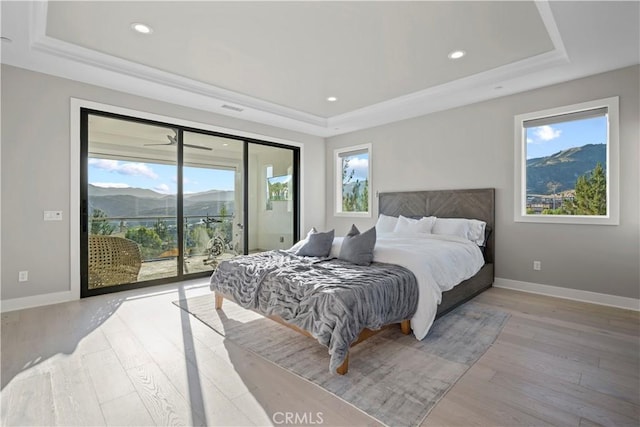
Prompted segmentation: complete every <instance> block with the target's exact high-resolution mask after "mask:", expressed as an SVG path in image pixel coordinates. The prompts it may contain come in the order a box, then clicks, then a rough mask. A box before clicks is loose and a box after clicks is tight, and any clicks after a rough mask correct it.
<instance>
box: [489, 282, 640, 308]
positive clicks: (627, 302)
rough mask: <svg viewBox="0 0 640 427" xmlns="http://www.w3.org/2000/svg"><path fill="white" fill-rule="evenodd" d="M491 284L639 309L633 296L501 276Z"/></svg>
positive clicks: (575, 299)
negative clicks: (522, 280)
mask: <svg viewBox="0 0 640 427" xmlns="http://www.w3.org/2000/svg"><path fill="white" fill-rule="evenodd" d="M493 286H494V287H496V288H505V289H513V290H515V291H523V292H529V293H532V294H540V295H547V296H551V297H557V298H564V299H569V300H574V301H581V302H589V303H592V304H599V305H606V306H609V307H617V308H624V309H626V310H634V311H640V299H635V298H628V297H621V296H617V295H609V294H600V293H597V292H590V291H582V290H579V289H570V288H561V287H559V286H549V285H542V284H539V283H531V282H521V281H519V280H511V279H503V278H501V277H496V278H495V280H494V282H493Z"/></svg>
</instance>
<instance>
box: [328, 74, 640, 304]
mask: <svg viewBox="0 0 640 427" xmlns="http://www.w3.org/2000/svg"><path fill="white" fill-rule="evenodd" d="M639 74H640V73H639V67H638V66H634V67H629V68H624V69H621V70H617V71H612V72H608V73H604V74H600V75H596V76H592V77H588V78H584V79H579V80H575V81H571V82H567V83H562V84H558V85H554V86H550V87H546V88H542V89H538V90H533V91H529V92H525V93H521V94H516V95H512V96H507V97H503V98H498V99H494V100H491V101H486V102H482V103H478V104H474V105H469V106H465V107H461V108H456V109H452V110H448V111H443V112H438V113H434V114H430V115H427V116H422V117H418V118H415V119H410V120H405V121H402V122H397V123H393V124H389V125H385V126H380V127H377V128H372V129H368V130H364V131H359V132H354V133H351V134H346V135H341V136H336V137H332V138H329V139H328V140H327V145H326V158H327V168H326V178H327V181H326V188H327V197H326V205H325V206H326V209H327V228H328V229H331V228H335V229H336V234H337V235H344V234H345V233H346V232H347V231H348V229H349V226H350V224H351V223H356V224H359V225H360V226H361V227H370V226H372V225H374V224H375V220H376V217H377V213H378V211H377V200H375V199H374V203H373V204H374V206H373V212H374V215H373V218H371V219H370V220H357V219H356V220H354V219H351V218H342V217H336V216H334V213H333V200H334V185H333V176H334V165H333V162H332V161H331V159H332V155H333V150H334V149H336V148H339V147H346V146H352V145H359V144H363V143H372V144H373V147H372V167H373V169H372V170H373V176H372V190H371V191H373V194H375V192H376V191H380V192H383V191H408V190H432V189H433V190H435V189H453V188H482V187H494V188H495V189H496V227H495V239H496V277H498V278H502V279H507V280H510V281H519V282H526V283H535V284H543V285H550V286H556V287H562V288H569V289H574V290H580V291H588V292H596V293H601V294H610V295H616V296H620V297H626V298H635V299H637V298H639V297H640V270H639V265H640V236H639V235H640V231H639V226H638V224H639V220H640V218H639V216H640V210H639V193H640V185H639V173H638V170H639V169H640V167H639V164H640V158H639V149H638V141H639V140H640V131H639V117H640V108H639V102H640V87H639V81H640V75H639ZM610 96H619V97H620V194H621V197H620V225H618V226H604V225H598V226H595V225H562V224H533V223H515V222H514V220H513V200H514V188H513V187H514V186H513V177H514V147H515V141H514V136H513V135H514V131H513V118H514V115H516V114H521V113H527V112H532V111H539V110H543V109H547V108H551V107H557V106H563V105H570V104H575V103H579V102H583V101H589V100H594V99H600V98H606V97H610ZM533 260H540V261H541V262H542V270H541V271H533V269H532V264H533Z"/></svg>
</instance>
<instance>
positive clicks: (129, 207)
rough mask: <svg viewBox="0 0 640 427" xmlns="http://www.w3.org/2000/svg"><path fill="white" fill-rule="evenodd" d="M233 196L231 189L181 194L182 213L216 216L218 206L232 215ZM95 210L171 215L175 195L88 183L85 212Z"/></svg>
mask: <svg viewBox="0 0 640 427" xmlns="http://www.w3.org/2000/svg"><path fill="white" fill-rule="evenodd" d="M234 199H235V196H234V192H233V191H221V190H210V191H204V192H201V193H193V194H185V195H184V215H185V216H205V215H218V214H219V212H220V210H221V209H222V206H224V207H225V208H226V211H227V214H233V212H234ZM96 209H100V210H102V211H103V212H105V213H106V215H107V216H109V217H134V216H154V215H175V214H176V196H175V195H167V194H162V193H158V192H156V191H153V190H149V189H144V188H131V187H129V188H113V187H109V188H104V187H97V186H95V185H91V184H89V215H90V216H91V215H92V214H93V211H94V210H96Z"/></svg>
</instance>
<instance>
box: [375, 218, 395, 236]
mask: <svg viewBox="0 0 640 427" xmlns="http://www.w3.org/2000/svg"><path fill="white" fill-rule="evenodd" d="M397 222H398V217H396V216H388V215H385V214H380V216H379V217H378V222H376V232H377V233H393V230H394V228H396V224H397Z"/></svg>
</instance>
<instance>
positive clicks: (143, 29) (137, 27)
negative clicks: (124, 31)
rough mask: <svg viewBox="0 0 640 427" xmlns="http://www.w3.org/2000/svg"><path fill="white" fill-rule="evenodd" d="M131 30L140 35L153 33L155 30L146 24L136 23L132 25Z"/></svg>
mask: <svg viewBox="0 0 640 427" xmlns="http://www.w3.org/2000/svg"><path fill="white" fill-rule="evenodd" d="M131 28H132V29H133V30H134V31H136V32H138V33H140V34H151V33H153V29H152V28H151V27H150V26H148V25H146V24H141V23H140V22H134V23H133V24H131Z"/></svg>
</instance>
